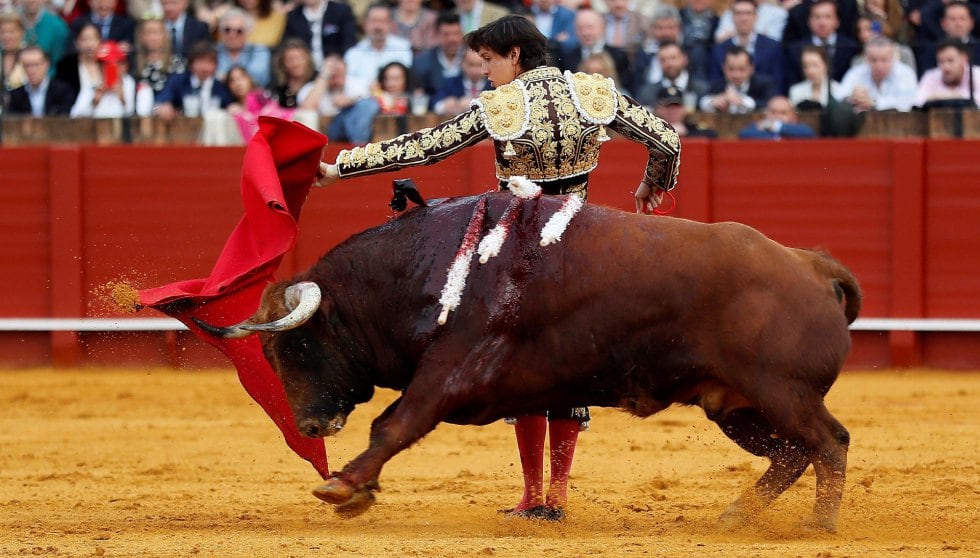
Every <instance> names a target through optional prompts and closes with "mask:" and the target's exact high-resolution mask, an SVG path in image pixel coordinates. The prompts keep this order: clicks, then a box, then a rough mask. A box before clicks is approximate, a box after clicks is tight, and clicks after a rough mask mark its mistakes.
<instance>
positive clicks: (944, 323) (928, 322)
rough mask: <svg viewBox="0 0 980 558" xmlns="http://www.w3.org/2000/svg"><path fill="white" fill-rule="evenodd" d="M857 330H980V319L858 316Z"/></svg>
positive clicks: (855, 322) (855, 328) (852, 326)
mask: <svg viewBox="0 0 980 558" xmlns="http://www.w3.org/2000/svg"><path fill="white" fill-rule="evenodd" d="M851 329H853V330H857V331H980V320H968V319H954V318H858V319H857V320H854V323H853V324H851Z"/></svg>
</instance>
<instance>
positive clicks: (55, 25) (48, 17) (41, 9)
mask: <svg viewBox="0 0 980 558" xmlns="http://www.w3.org/2000/svg"><path fill="white" fill-rule="evenodd" d="M20 17H21V21H23V22H24V41H25V42H26V43H27V44H29V45H37V46H39V47H41V50H43V51H44V56H45V57H46V58H47V59H48V61H49V66H50V65H51V64H57V63H58V61H59V60H61V57H62V55H63V54H64V53H65V45H66V44H67V43H68V38H69V37H70V36H71V32H70V31H69V29H68V24H67V23H65V21H64V20H63V19H61V17H60V16H58V15H57V14H55V13H54V12H52V11H51V10H49V9H48V8H46V7H45V1H44V0H21V1H20Z"/></svg>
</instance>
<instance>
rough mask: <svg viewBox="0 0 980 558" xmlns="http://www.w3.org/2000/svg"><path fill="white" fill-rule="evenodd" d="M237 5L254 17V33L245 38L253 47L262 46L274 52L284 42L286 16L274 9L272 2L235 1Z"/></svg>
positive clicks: (266, 0) (261, 0) (265, 0)
mask: <svg viewBox="0 0 980 558" xmlns="http://www.w3.org/2000/svg"><path fill="white" fill-rule="evenodd" d="M235 5H236V6H238V7H239V8H241V9H243V10H245V11H246V12H247V13H248V15H250V16H252V21H253V24H252V31H251V32H250V33H249V34H248V37H246V38H245V40H246V41H248V43H249V44H251V45H262V46H264V47H265V48H267V49H269V52H272V51H273V50H275V49H276V48H278V47H279V43H281V42H282V34H283V31H285V30H286V14H285V13H284V12H282V11H280V10H279V9H278V8H273V6H272V0H235Z"/></svg>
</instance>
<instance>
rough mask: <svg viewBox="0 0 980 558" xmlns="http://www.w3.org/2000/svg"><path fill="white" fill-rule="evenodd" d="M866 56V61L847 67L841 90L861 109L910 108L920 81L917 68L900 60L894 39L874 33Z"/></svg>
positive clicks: (913, 102)
mask: <svg viewBox="0 0 980 558" xmlns="http://www.w3.org/2000/svg"><path fill="white" fill-rule="evenodd" d="M865 56H866V58H867V62H865V63H864V64H861V65H859V66H855V67H853V68H851V69H850V70H848V72H847V75H845V76H844V79H843V80H841V94H842V95H844V97H845V98H846V99H847V100H848V101H849V102H850V103H851V104H852V105H854V108H855V110H857V111H859V112H861V111H868V110H899V111H908V110H911V109H912V106H913V105H914V104H915V93H916V89H917V88H918V81H917V80H916V77H915V71H914V70H912V68H909V67H908V66H906V65H905V64H902V63H901V62H899V61H898V56H897V54H896V52H895V45H894V43H892V41H891V40H890V39H888V38H887V37H875V38H874V39H872V40H871V41H870V42H869V43H868V45H867V47H865Z"/></svg>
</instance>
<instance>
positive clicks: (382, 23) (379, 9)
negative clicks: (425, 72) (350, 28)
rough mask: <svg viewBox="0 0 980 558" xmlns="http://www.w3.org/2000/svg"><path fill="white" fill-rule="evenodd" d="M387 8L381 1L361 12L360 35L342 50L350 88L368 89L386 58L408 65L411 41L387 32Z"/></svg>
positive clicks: (388, 16) (389, 22)
mask: <svg viewBox="0 0 980 558" xmlns="http://www.w3.org/2000/svg"><path fill="white" fill-rule="evenodd" d="M390 29H391V12H390V11H389V9H388V8H387V7H385V6H382V5H374V6H371V7H370V8H368V11H367V13H365V14H364V38H363V39H361V41H360V42H358V43H357V44H356V45H354V46H352V47H351V48H350V49H349V50H348V51H347V52H346V53H345V54H344V62H345V63H346V64H347V81H348V82H350V87H351V88H357V89H358V90H361V91H363V92H365V93H366V92H368V91H369V90H370V88H371V84H373V83H374V82H376V81H377V80H378V71H379V70H380V69H381V68H382V67H383V66H384V65H385V64H388V63H390V62H401V63H402V64H404V65H405V67H407V68H411V67H412V44H411V43H410V42H409V41H408V39H403V38H401V37H399V36H397V35H393V34H391V33H390Z"/></svg>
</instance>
